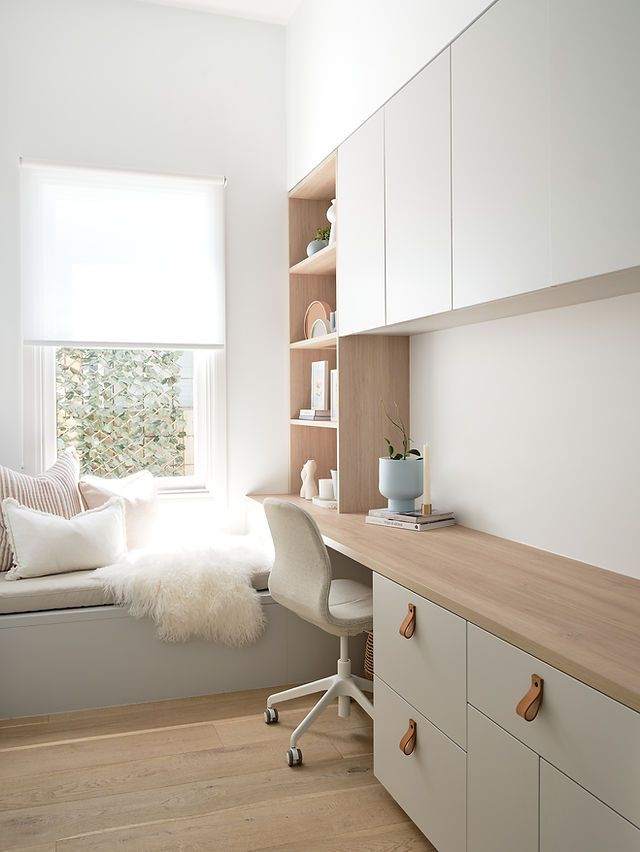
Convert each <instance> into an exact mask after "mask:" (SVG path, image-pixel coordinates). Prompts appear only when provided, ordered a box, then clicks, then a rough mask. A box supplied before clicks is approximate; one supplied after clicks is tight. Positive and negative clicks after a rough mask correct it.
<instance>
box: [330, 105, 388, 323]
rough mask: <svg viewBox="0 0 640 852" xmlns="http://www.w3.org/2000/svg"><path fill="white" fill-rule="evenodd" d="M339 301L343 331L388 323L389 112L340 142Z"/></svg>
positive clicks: (337, 258) (367, 123)
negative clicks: (386, 161) (386, 148)
mask: <svg viewBox="0 0 640 852" xmlns="http://www.w3.org/2000/svg"><path fill="white" fill-rule="evenodd" d="M337 192H338V194H339V197H340V208H339V213H338V216H339V223H337V233H338V239H337V256H336V260H337V270H336V274H337V282H338V286H337V303H338V304H337V307H338V330H339V333H340V334H342V335H344V334H356V333H358V332H361V331H366V330H368V329H371V328H377V327H379V326H383V325H384V324H385V261H384V229H385V223H384V112H383V110H380V111H379V112H377V113H375V115H373V116H372V117H371V118H370V119H369V120H368V121H367V122H366V123H365V124H363V125H362V127H360V128H359V129H358V130H356V132H355V133H354V134H353V135H352V136H350V137H349V138H348V139H347V140H346V141H345V142H344V143H343V144H342V145H341V146H340V147H339V148H338V172H337Z"/></svg>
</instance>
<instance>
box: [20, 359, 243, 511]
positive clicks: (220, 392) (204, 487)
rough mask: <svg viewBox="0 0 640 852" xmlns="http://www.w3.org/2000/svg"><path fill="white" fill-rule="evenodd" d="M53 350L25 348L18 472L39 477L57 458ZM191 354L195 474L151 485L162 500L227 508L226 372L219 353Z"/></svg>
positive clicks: (166, 477)
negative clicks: (205, 500) (178, 498)
mask: <svg viewBox="0 0 640 852" xmlns="http://www.w3.org/2000/svg"><path fill="white" fill-rule="evenodd" d="M56 348H58V347H55V346H33V345H25V346H24V362H23V376H24V382H23V415H24V429H23V468H24V469H25V470H26V471H27V472H29V473H33V474H38V473H43V472H44V471H45V470H47V469H48V468H49V467H51V465H52V464H54V462H55V460H56V458H57V455H58V450H57V435H56V431H57V430H56V363H55V350H56ZM67 348H73V347H67ZM78 348H80V347H78ZM100 348H116V347H100ZM123 348H124V347H123ZM126 348H134V347H126ZM193 355H194V375H193V380H194V443H195V446H194V456H195V465H196V472H195V474H194V475H193V476H175V477H174V476H163V477H156V483H157V486H158V491H159V492H160V494H162V495H179V494H189V495H194V494H198V493H200V494H203V495H207V496H209V497H213V498H215V499H216V502H219V503H221V504H226V500H227V471H226V375H225V374H226V370H225V356H224V349H216V350H212V349H194V350H193Z"/></svg>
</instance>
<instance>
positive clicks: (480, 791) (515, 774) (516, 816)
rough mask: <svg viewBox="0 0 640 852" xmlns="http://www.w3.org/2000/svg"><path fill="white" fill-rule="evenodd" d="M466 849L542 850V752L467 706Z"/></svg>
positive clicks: (490, 851)
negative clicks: (540, 767)
mask: <svg viewBox="0 0 640 852" xmlns="http://www.w3.org/2000/svg"><path fill="white" fill-rule="evenodd" d="M468 723H469V730H468V761H467V852H514V850H516V849H517V850H518V852H538V783H539V763H540V760H539V758H538V755H537V754H536V753H535V752H533V751H531V749H529V748H527V747H526V746H524V745H522V743H520V742H518V740H516V739H514V737H512V736H511V735H510V734H508V733H507V732H506V731H503V730H502V728H499V727H498V726H497V725H495V724H494V723H493V722H491V721H490V720H489V719H487V717H486V716H483V715H482V713H479V712H478V711H477V710H475V709H474V708H473V707H469V716H468Z"/></svg>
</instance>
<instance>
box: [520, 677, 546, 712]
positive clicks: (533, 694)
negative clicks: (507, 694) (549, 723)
mask: <svg viewBox="0 0 640 852" xmlns="http://www.w3.org/2000/svg"><path fill="white" fill-rule="evenodd" d="M543 687H544V680H543V679H542V678H541V677H540V675H537V674H532V675H531V689H530V690H529V692H527V694H526V695H525V696H524V698H521V699H520V701H518V704H517V707H516V713H517V714H518V716H522V718H523V719H524V720H525V721H526V722H533V720H534V719H535V718H536V716H537V715H538V710H539V709H540V705H541V704H542V690H543Z"/></svg>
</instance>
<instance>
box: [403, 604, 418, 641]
mask: <svg viewBox="0 0 640 852" xmlns="http://www.w3.org/2000/svg"><path fill="white" fill-rule="evenodd" d="M415 629H416V608H415V606H414V605H413V604H412V603H410V604H409V606H408V608H407V614H406V615H405V617H404V621H403V622H402V624H401V625H400V635H401V636H404V638H405V639H411V637H412V636H413V631H414V630H415Z"/></svg>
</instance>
